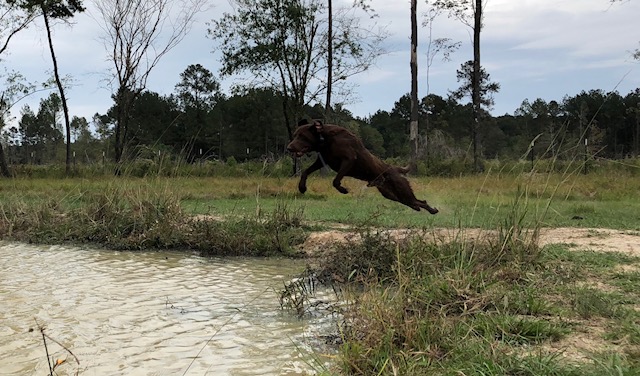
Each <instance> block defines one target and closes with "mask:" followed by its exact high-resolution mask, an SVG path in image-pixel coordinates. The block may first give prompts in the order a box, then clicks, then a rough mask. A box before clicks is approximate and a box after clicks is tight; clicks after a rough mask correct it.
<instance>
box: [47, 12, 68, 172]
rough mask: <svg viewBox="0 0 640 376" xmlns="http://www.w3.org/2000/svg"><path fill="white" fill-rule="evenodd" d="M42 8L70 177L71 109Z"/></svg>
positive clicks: (66, 166)
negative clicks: (58, 94)
mask: <svg viewBox="0 0 640 376" xmlns="http://www.w3.org/2000/svg"><path fill="white" fill-rule="evenodd" d="M41 8H42V16H43V17H44V25H45V28H46V29H47V38H48V40H49V51H50V52H51V60H52V61H53V75H54V77H55V80H56V85H57V86H58V91H59V92H60V100H61V101H62V112H63V113H64V127H65V130H66V133H67V135H66V136H67V148H66V159H65V173H66V174H67V176H68V175H70V174H71V125H70V122H69V107H68V106H67V97H66V96H65V94H64V86H63V85H62V80H61V79H60V74H59V72H58V60H57V59H56V53H55V50H54V49H53V39H52V37H51V26H50V25H49V16H47V10H46V9H45V7H44V5H43V6H42V7H41Z"/></svg>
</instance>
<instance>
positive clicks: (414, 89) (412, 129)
mask: <svg viewBox="0 0 640 376" xmlns="http://www.w3.org/2000/svg"><path fill="white" fill-rule="evenodd" d="M416 8H417V0H411V62H410V65H411V123H410V126H409V142H410V143H411V162H410V164H409V168H410V170H411V172H416V171H417V169H418V53H417V50H418V20H417V16H416V12H417V10H416Z"/></svg>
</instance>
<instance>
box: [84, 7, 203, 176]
mask: <svg viewBox="0 0 640 376" xmlns="http://www.w3.org/2000/svg"><path fill="white" fill-rule="evenodd" d="M206 3H207V1H206V0H95V5H96V9H97V10H98V14H99V17H98V18H97V21H98V22H99V23H100V24H101V26H102V29H103V31H104V36H103V43H104V47H105V50H106V51H107V54H108V57H109V60H110V61H111V62H112V63H113V71H112V74H113V76H112V77H111V79H110V82H111V84H112V87H113V88H114V89H115V90H114V93H113V99H114V101H115V110H116V114H115V118H116V119H115V132H114V137H115V153H114V161H115V162H116V164H118V165H119V163H120V162H121V161H122V157H123V153H124V151H125V147H126V144H127V141H128V139H127V137H128V125H129V117H130V112H131V108H132V106H133V103H134V102H135V99H136V98H137V97H138V96H139V95H140V93H142V91H143V90H144V89H145V88H146V86H147V80H148V78H149V75H150V74H151V71H152V70H153V68H155V67H156V65H157V64H158V62H159V61H160V59H162V57H163V56H165V55H166V54H167V53H168V52H169V51H170V50H171V49H173V48H174V47H176V46H177V45H178V44H179V43H180V42H181V41H182V40H183V39H184V37H185V36H186V35H187V34H188V33H189V31H190V30H191V26H192V25H193V22H194V21H195V16H196V15H197V14H198V13H199V12H201V11H202V10H204V7H205V5H206ZM118 172H119V168H118V169H117V170H116V173H118Z"/></svg>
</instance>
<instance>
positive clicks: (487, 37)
mask: <svg viewBox="0 0 640 376" xmlns="http://www.w3.org/2000/svg"><path fill="white" fill-rule="evenodd" d="M350 3H351V0H334V7H335V8H337V7H339V6H340V4H345V5H348V4H350ZM210 4H211V6H210V7H208V9H207V10H206V11H205V12H203V13H200V14H199V15H198V16H197V20H196V22H195V23H194V25H193V28H192V30H191V32H190V33H189V35H187V37H186V38H185V39H184V40H183V41H182V42H181V44H180V45H178V46H177V47H176V48H174V49H173V50H172V51H170V53H168V54H167V55H166V56H164V57H163V58H162V60H161V61H160V63H159V64H158V66H157V67H156V68H155V69H154V70H153V71H152V73H151V76H150V78H149V81H148V84H147V89H148V90H151V91H154V92H157V93H160V94H162V95H169V94H171V93H173V92H174V91H175V85H176V84H177V83H178V82H179V80H180V76H179V75H180V73H182V72H183V71H184V70H185V69H186V67H187V66H188V65H190V64H201V65H203V66H204V67H205V68H207V69H209V70H210V71H212V72H213V73H214V74H215V75H217V74H218V71H219V69H220V67H221V64H220V61H219V53H214V49H215V47H216V45H215V42H214V41H213V40H211V39H210V38H208V37H207V27H208V26H207V23H208V22H209V21H211V20H213V19H217V18H219V17H220V15H221V14H222V13H223V12H225V11H226V12H228V11H230V10H231V9H232V8H231V6H230V4H229V2H228V0H213V1H210ZM370 4H371V5H372V7H373V9H374V10H375V12H376V13H377V14H378V17H377V18H375V19H374V20H370V19H369V18H368V17H367V16H366V15H364V14H363V15H362V17H363V20H362V22H376V23H377V25H378V26H381V27H384V28H385V30H386V31H387V33H388V35H389V36H388V38H387V39H386V40H385V42H384V45H383V47H384V49H385V50H386V53H385V54H384V55H383V56H381V57H380V58H378V60H377V61H376V64H375V65H374V66H373V67H372V68H371V69H370V70H369V71H367V72H365V73H362V74H360V75H357V76H354V77H352V78H350V82H349V83H350V84H353V85H355V91H354V97H353V98H352V99H351V100H350V101H349V102H348V103H347V104H346V108H347V109H348V110H350V111H351V112H352V113H353V114H354V115H355V116H359V117H363V118H364V117H367V116H369V115H373V114H374V113H375V112H377V111H378V110H385V111H390V110H391V109H392V108H393V106H394V103H395V102H396V101H397V100H398V99H399V98H400V97H401V96H402V95H404V94H406V93H408V92H409V91H410V78H411V77H410V70H409V57H410V56H409V50H410V21H409V9H410V2H409V1H408V0H371V1H370ZM85 5H86V6H87V8H88V11H87V12H86V13H84V14H80V15H77V16H76V17H75V18H74V20H73V25H71V26H67V25H63V24H58V25H56V26H55V30H54V36H53V38H54V45H55V49H56V54H57V57H58V64H59V70H60V73H61V74H62V75H63V76H66V75H69V76H71V77H72V79H73V84H72V86H71V87H70V89H69V90H68V91H67V98H68V103H69V108H70V113H71V116H84V117H85V118H86V119H87V120H89V121H90V119H91V117H92V116H93V115H94V114H95V113H101V114H104V113H106V111H107V110H108V109H109V108H110V107H111V106H112V104H113V101H112V99H111V93H112V92H113V87H112V85H111V84H110V82H109V69H110V68H112V65H111V64H110V62H109V61H108V60H107V54H106V50H105V46H104V44H103V42H102V41H101V36H102V35H104V34H103V33H104V32H103V30H102V29H101V28H100V27H99V25H98V22H96V19H95V17H96V13H95V12H92V6H91V3H90V2H89V1H86V0H85ZM427 10H428V8H427V6H426V4H425V2H424V0H422V1H420V0H419V2H418V22H419V23H420V24H421V23H422V19H423V18H424V13H425V12H426V11H427ZM639 17H640V0H628V1H622V3H617V4H615V5H611V4H610V3H609V0H486V5H485V9H484V27H483V29H482V34H481V64H482V67H483V68H484V69H485V70H486V71H487V73H489V74H490V78H491V81H493V82H497V83H499V84H500V91H499V93H497V94H495V95H494V100H495V105H494V107H493V109H492V111H491V113H492V114H493V115H494V116H499V115H504V114H513V113H514V111H515V110H516V109H517V108H518V107H520V105H521V104H522V102H523V101H524V100H525V99H528V100H529V101H530V102H533V101H534V100H535V99H537V98H541V99H543V100H545V101H551V100H556V101H561V100H562V99H563V97H564V96H567V95H568V96H575V95H577V94H579V93H580V92H581V91H583V90H586V91H588V90H593V89H601V90H604V91H605V92H610V91H614V90H615V91H618V92H619V93H620V94H621V95H623V96H624V95H626V94H628V93H629V92H631V91H633V90H635V89H636V88H639V87H640V62H639V61H636V60H633V58H632V57H631V54H632V52H633V51H634V50H636V49H638V48H640V27H638V21H637V20H638V18H639ZM418 32H419V37H418V38H419V44H418V69H419V75H418V79H419V89H418V90H419V94H418V95H419V97H421V98H422V97H424V96H425V95H427V94H429V93H433V94H437V95H441V96H443V97H446V96H447V95H448V94H449V92H450V91H453V90H455V89H456V88H458V87H459V86H460V83H459V82H457V80H456V70H457V69H459V68H460V65H461V64H462V63H464V62H465V61H468V60H472V58H473V49H472V30H471V29H470V28H469V27H468V26H466V25H464V24H462V23H461V22H460V21H458V20H456V19H450V18H447V17H446V15H443V16H441V17H439V18H437V19H436V20H435V21H434V24H433V32H432V38H434V39H435V38H450V39H451V40H453V41H459V42H461V45H460V48H459V49H458V50H457V51H456V52H455V53H454V54H452V55H451V61H448V62H444V61H442V60H440V56H438V57H436V59H435V60H434V62H433V63H432V65H431V66H430V69H429V75H427V74H426V66H427V53H426V51H427V42H428V39H429V31H428V29H427V28H425V27H420V28H419V30H418ZM8 52H9V54H8V55H7V56H4V57H3V58H4V59H3V61H0V65H4V66H5V67H6V69H9V70H15V71H18V72H20V73H22V74H23V75H24V76H26V77H27V79H28V80H30V81H37V82H42V81H44V80H46V79H47V77H49V76H50V74H51V72H52V68H51V67H52V64H51V58H50V55H49V49H48V45H47V42H46V34H45V33H44V28H43V27H42V26H41V24H36V25H35V27H32V28H31V29H29V30H26V31H23V32H21V33H20V34H18V35H17V37H16V38H15V39H13V40H12V42H11V44H10V45H9V49H8ZM234 82H236V81H235V80H234V79H233V78H229V79H225V80H222V87H223V89H224V90H225V91H226V90H228V88H230V87H231V85H232V84H233V83H234ZM427 83H428V85H427ZM427 87H428V89H429V90H428V91H427ZM227 94H228V91H227ZM48 95H49V93H46V92H45V93H38V94H37V95H33V96H31V97H29V98H27V99H25V100H23V101H22V102H20V103H18V104H17V105H16V106H15V107H14V108H13V109H12V113H13V115H14V116H16V117H17V116H19V113H20V109H21V108H22V107H23V106H24V105H29V106H30V107H31V108H32V109H33V110H34V111H37V108H38V105H39V102H40V99H42V98H43V97H46V96H48Z"/></svg>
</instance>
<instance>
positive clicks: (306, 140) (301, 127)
mask: <svg viewBox="0 0 640 376" xmlns="http://www.w3.org/2000/svg"><path fill="white" fill-rule="evenodd" d="M287 150H288V151H289V152H291V153H292V154H293V155H294V156H295V157H297V158H299V157H301V156H303V155H305V154H306V153H309V152H312V151H315V152H317V153H318V157H317V158H316V160H315V162H313V164H312V165H311V166H309V167H308V168H307V169H306V170H304V171H302V174H301V175H300V181H299V183H298V190H299V191H300V193H305V192H306V191H307V178H308V177H309V175H310V174H311V173H313V172H314V171H317V170H319V169H321V168H322V167H323V166H325V165H326V166H329V167H331V169H332V170H334V171H336V172H337V175H336V177H335V178H334V179H333V186H334V187H335V189H337V190H338V192H340V193H343V194H346V193H349V191H348V190H347V189H346V188H345V187H343V186H342V184H341V182H342V178H344V177H345V176H350V177H353V178H355V179H358V180H363V181H366V182H367V183H368V184H367V185H368V186H369V187H376V188H377V189H378V191H380V193H381V194H382V196H384V197H385V198H387V199H389V200H392V201H397V202H399V203H401V204H404V205H406V206H408V207H410V208H411V209H413V210H416V211H420V210H421V209H426V210H427V211H428V212H429V213H431V214H436V213H438V209H436V208H434V207H431V206H429V204H428V203H427V201H425V200H418V199H417V198H416V196H415V194H414V193H413V189H411V185H410V184H409V181H408V180H407V178H406V177H404V176H403V174H405V173H407V172H408V169H407V168H404V167H398V166H392V165H389V164H387V163H385V162H383V161H382V160H381V159H380V158H378V157H376V156H375V155H373V154H371V152H369V150H367V149H366V148H365V147H364V145H363V144H362V141H360V139H359V138H358V137H357V136H356V135H355V134H353V133H351V132H350V131H349V130H347V129H345V128H343V127H341V126H338V125H333V124H323V123H322V122H321V121H319V120H313V121H311V122H309V121H307V120H306V119H303V120H300V122H299V123H298V127H297V129H296V130H295V132H294V134H293V140H292V141H291V142H290V143H289V145H288V146H287Z"/></svg>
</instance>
